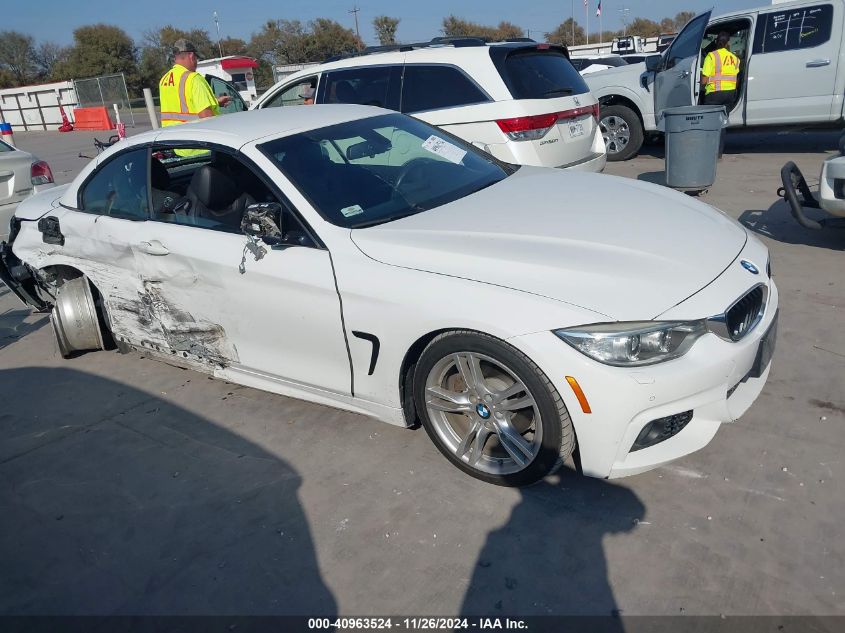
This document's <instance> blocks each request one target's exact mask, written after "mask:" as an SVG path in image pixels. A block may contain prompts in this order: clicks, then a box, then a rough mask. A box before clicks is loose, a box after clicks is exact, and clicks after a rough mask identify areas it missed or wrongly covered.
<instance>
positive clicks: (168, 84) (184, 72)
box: [158, 64, 220, 127]
mask: <svg viewBox="0 0 845 633" xmlns="http://www.w3.org/2000/svg"><path fill="white" fill-rule="evenodd" d="M196 81H201V82H202V83H203V84H205V88H206V90H207V92H208V94H207V99H203V102H202V103H194V96H193V95H194V92H193V90H194V88H195V86H194V85H193V83H194V82H196ZM158 88H159V100H160V105H161V126H162V127H168V126H170V125H179V124H180V123H187V122H189V121H196V120H198V119H199V118H200V117H199V113H200V112H202V111H203V110H205V109H206V108H209V107H210V108H211V110H212V112H213V113H214V114H215V115H217V114H219V113H220V106H219V105H218V104H217V99H216V98H215V97H214V93H213V92H212V91H211V87H210V86H209V85H208V83H207V82H206V81H205V79H204V78H203V76H202V75H200V74H199V73H196V72H193V71H190V70H188V69H187V68H185V67H184V66H182V65H180V64H174V65H173V68H171V69H170V70H168V71H167V72H166V73H165V74H164V76H163V77H162V78H161V80H160V81H159V82H158ZM203 92H205V91H203Z"/></svg>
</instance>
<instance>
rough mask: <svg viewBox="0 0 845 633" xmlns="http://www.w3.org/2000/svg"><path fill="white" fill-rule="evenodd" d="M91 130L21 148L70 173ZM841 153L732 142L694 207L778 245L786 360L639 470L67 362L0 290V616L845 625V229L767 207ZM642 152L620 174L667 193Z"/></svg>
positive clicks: (87, 146)
mask: <svg viewBox="0 0 845 633" xmlns="http://www.w3.org/2000/svg"><path fill="white" fill-rule="evenodd" d="M131 132H132V130H130V133H131ZM94 136H98V137H99V138H105V136H107V135H105V134H103V133H71V134H65V135H62V134H58V133H28V134H27V133H18V134H16V141H17V144H18V145H19V146H20V147H21V148H23V149H27V150H29V151H33V152H35V153H36V154H38V155H39V156H40V157H41V158H44V159H46V160H47V161H49V162H50V164H51V165H52V167H53V171H54V174H55V175H56V177H57V181H59V182H68V181H69V180H70V179H72V177H73V176H74V175H75V174H76V173H77V172H78V171H79V170H80V169H81V168H82V167H83V166H84V165H85V164H86V161H85V160H83V159H79V158H76V155H77V153H78V152H79V151H84V152H90V151H92V150H93V145H92V144H91V142H92V141H91V139H92V138H93V137H94ZM837 138H838V134H837V133H834V132H790V133H778V132H765V133H730V134H729V135H728V140H727V146H726V154H725V156H724V158H723V160H722V162H721V163H720V164H719V174H718V180H717V183H716V185H715V186H714V187H713V188H712V189H711V191H710V192H709V194H707V195H706V196H705V197H703V198H702V199H703V200H704V201H705V202H708V203H710V204H712V205H714V206H716V207H719V208H721V209H723V210H724V211H726V212H727V213H728V214H730V215H731V216H732V217H734V218H737V219H739V220H740V221H741V222H743V223H744V224H745V225H746V226H747V227H749V228H750V229H751V230H752V231H754V232H755V233H757V234H758V235H760V236H761V237H762V239H763V240H764V241H765V242H766V244H767V245H768V246H769V248H770V249H771V252H772V264H773V269H774V275H775V279H776V281H777V283H778V285H779V287H780V293H781V316H780V333H779V341H778V349H777V353H776V356H775V359H774V366H773V370H772V373H771V375H770V378H769V382H768V384H767V387H766V389H765V390H764V392H763V394H762V395H761V397H760V398H759V400H758V401H757V403H756V404H755V406H753V407H752V409H751V410H750V411H749V412H748V413H747V414H746V415H745V416H744V417H743V419H742V420H740V421H739V422H738V423H736V424H733V425H725V426H723V427H722V428H721V429H720V431H719V433H718V434H717V436H716V438H715V439H714V441H713V442H712V443H711V444H710V445H709V446H708V447H707V448H705V449H704V450H702V451H700V452H698V453H696V454H694V455H691V456H689V457H687V458H685V459H683V460H682V461H680V462H677V463H676V464H674V465H671V466H668V467H665V468H660V469H658V470H655V471H652V472H650V473H646V474H643V475H639V476H636V477H632V478H628V479H622V480H614V481H598V480H592V479H586V478H582V477H580V476H578V475H577V474H575V473H574V472H572V471H571V470H567V471H565V472H564V473H563V474H562V476H560V477H555V478H552V479H550V480H548V481H546V482H543V483H541V484H539V485H536V486H533V487H530V488H527V489H522V490H513V489H504V488H498V487H495V486H491V485H487V484H484V483H481V482H479V481H476V480H473V479H471V478H469V477H467V476H465V475H463V474H462V473H461V472H460V471H458V470H457V469H456V468H454V467H452V466H450V465H449V464H448V463H447V461H446V460H445V459H443V458H442V456H441V455H440V454H439V453H438V452H437V450H436V449H435V447H434V446H433V445H432V444H431V442H430V441H429V440H428V438H427V437H426V435H425V433H424V432H423V431H422V430H417V431H412V430H403V429H399V428H394V427H391V426H388V425H385V424H382V423H379V422H375V421H372V420H370V419H368V418H365V417H361V416H358V415H355V414H350V413H345V412H341V411H337V410H333V409H330V408H326V407H322V406H318V405H312V404H308V403H304V402H301V401H297V400H292V399H288V398H284V397H281V396H276V395H272V394H268V393H264V392H260V391H256V390H253V389H249V388H245V387H239V386H236V385H232V384H228V383H225V382H222V381H217V380H213V379H209V378H207V377H206V376H204V375H201V374H197V373H193V372H190V371H185V370H181V369H178V368H175V367H172V366H169V365H166V364H163V363H161V362H158V361H154V360H150V359H146V358H144V357H143V356H142V355H140V354H130V355H119V354H117V353H112V352H99V353H94V354H87V355H83V356H80V357H78V358H76V359H73V360H71V361H63V360H62V359H61V358H60V357H59V355H58V352H57V351H56V348H55V344H54V342H53V336H52V332H51V329H50V325H49V323H48V319H47V318H46V317H45V316H44V315H32V314H29V312H28V310H26V309H24V308H23V307H22V306H21V305H20V304H19V303H18V302H17V300H16V298H15V297H14V296H13V295H11V293H9V292H8V290H6V289H5V288H0V398H1V399H2V402H3V403H4V404H3V407H2V410H0V434H2V438H3V439H2V441H0V517H2V518H0V569H2V570H3V571H2V573H0V612H2V613H6V614H9V613H14V614H259V615H268V614H286V613H298V614H306V615H315V614H327V615H331V614H340V615H372V614H407V615H413V614H416V615H419V614H428V615H435V614H444V615H451V614H459V613H461V614H490V615H494V616H506V615H529V614H561V613H563V614H608V613H611V612H621V613H622V614H623V615H635V614H653V615H657V614H668V615H694V614H717V615H718V614H726V615H733V614H778V615H799V614H816V615H822V614H826V615H837V614H838V615H845V599H843V598H844V594H845V538H843V537H845V527H844V526H845V503H843V500H845V497H843V492H842V490H843V487H842V484H843V481H845V456H843V455H845V327H843V326H845V318H843V312H845V229H829V230H827V231H824V232H812V231H809V230H806V229H803V228H802V227H800V226H798V225H797V224H796V223H795V222H794V221H793V220H792V218H791V216H790V215H789V213H788V211H787V208H786V206H785V205H784V204H783V203H782V202H779V201H778V198H777V196H776V194H775V191H776V189H777V187H778V186H779V170H780V167H781V166H782V164H783V163H784V162H786V161H787V160H794V161H795V162H796V163H797V164H798V165H799V166H800V167H801V168H802V169H803V170H804V172H805V174H806V175H807V176H808V179H810V180H811V181H813V180H814V179H815V178H816V177H817V175H818V172H819V169H820V166H821V162H822V160H823V158H824V157H825V156H826V155H829V154H830V153H832V152H833V150H834V148H835V147H836V141H837ZM647 149H648V151H647V152H646V154H644V155H642V156H640V157H638V158H637V159H635V160H632V161H630V162H626V163H621V164H619V163H610V164H609V165H608V168H607V172H608V173H611V174H617V175H622V176H627V177H631V178H640V179H645V180H652V181H659V179H660V172H661V171H662V168H663V162H662V158H660V152H661V151H662V150H661V149H660V148H655V147H651V148H647ZM585 212H589V210H587V209H585ZM630 221H631V222H636V221H637V218H636V215H635V213H634V212H633V211H632V216H631V219H630Z"/></svg>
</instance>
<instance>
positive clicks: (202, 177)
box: [186, 165, 255, 233]
mask: <svg viewBox="0 0 845 633" xmlns="http://www.w3.org/2000/svg"><path fill="white" fill-rule="evenodd" d="M186 197H187V198H188V200H189V201H190V207H189V208H188V214H189V215H190V216H192V217H193V218H195V221H196V224H197V225H199V226H206V227H208V228H219V229H222V230H227V231H231V232H233V233H240V232H241V218H242V217H243V214H244V211H245V210H246V208H247V207H248V206H249V205H251V204H254V203H255V199H254V198H253V197H252V196H250V195H249V194H247V193H245V192H244V191H243V189H242V188H241V187H239V186H238V183H236V182H235V181H234V180H233V179H232V178H231V177H229V175H227V174H226V173H224V172H222V171H220V170H219V169H217V168H216V167H213V166H211V165H203V166H202V167H200V168H199V169H197V171H196V172H194V175H193V177H192V178H191V184H190V185H188V191H187V193H186Z"/></svg>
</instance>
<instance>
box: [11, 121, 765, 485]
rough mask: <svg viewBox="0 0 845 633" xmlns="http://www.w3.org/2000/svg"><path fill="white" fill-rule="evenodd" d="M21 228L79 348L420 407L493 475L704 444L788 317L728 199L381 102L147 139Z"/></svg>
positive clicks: (49, 302)
mask: <svg viewBox="0 0 845 633" xmlns="http://www.w3.org/2000/svg"><path fill="white" fill-rule="evenodd" d="M281 110H284V111H281ZM10 230H11V234H10V242H9V244H8V245H6V244H4V245H3V246H2V250H0V260H2V266H0V276H2V278H3V279H4V281H6V283H7V284H8V285H9V286H10V287H11V288H12V289H13V290H14V291H15V292H16V294H17V295H18V296H19V297H20V298H21V299H23V300H24V301H25V302H27V303H29V304H31V305H32V306H35V307H37V308H39V309H42V310H50V311H51V320H52V324H53V328H54V330H55V333H56V337H57V340H58V344H59V348H60V350H61V351H62V353H63V354H64V355H65V356H73V355H75V354H78V353H79V352H82V351H86V350H96V349H108V348H112V347H117V348H118V349H120V350H122V351H126V350H130V349H138V350H143V351H144V352H145V353H148V354H152V355H155V356H159V357H163V358H167V359H169V360H171V362H172V361H173V360H175V359H178V360H179V362H181V363H184V364H187V365H189V366H191V367H193V368H195V369H197V370H200V371H204V372H208V373H210V374H213V375H214V376H217V377H220V378H224V379H226V380H229V381H232V382H235V383H240V384H243V385H248V386H251V387H255V388H258V389H264V390H267V391H272V392H276V393H280V394H284V395H287V396H293V397H297V398H302V399H305V400H310V401H314V402H319V403H323V404H327V405H330V406H334V407H339V408H342V409H347V410H350V411H356V412H359V413H363V414H366V415H369V416H372V417H375V418H378V419H380V420H383V421H385V422H388V423H390V424H396V425H400V426H414V425H415V424H416V422H417V420H419V421H421V423H422V425H423V427H424V428H425V429H426V431H427V432H428V434H429V435H430V437H431V439H432V440H433V442H434V444H435V445H436V446H437V448H438V449H439V450H440V451H441V452H442V453H443V454H444V455H445V456H446V458H447V459H449V460H450V461H451V462H452V463H453V464H455V465H456V466H457V467H458V468H460V469H462V470H464V471H465V472H467V473H469V474H470V475H472V476H474V477H477V478H479V479H483V480H486V481H489V482H493V483H497V484H506V485H523V484H529V483H531V482H534V481H537V480H538V479H540V478H542V477H544V476H545V475H547V474H549V473H551V472H553V471H554V470H555V468H557V467H558V466H559V465H560V464H561V463H562V462H563V460H565V459H566V458H568V457H569V456H570V455H571V454H573V451H575V457H576V463H578V464H580V467H581V468H582V470H583V472H584V473H586V474H588V475H591V476H595V477H618V476H623V475H629V474H633V473H637V472H641V471H644V470H647V469H649V468H653V467H655V466H658V465H660V464H664V463H666V462H669V461H671V460H674V459H677V458H679V457H682V456H683V455H686V454H688V453H690V452H692V451H695V450H697V449H700V448H702V447H703V446H705V445H706V444H707V443H708V442H709V441H710V439H711V438H712V437H713V435H714V434H715V433H716V431H717V429H718V428H719V426H720V425H721V424H722V423H725V422H732V421H734V420H736V419H737V418H738V417H739V416H741V415H742V414H743V413H744V412H745V411H746V410H747V409H748V407H749V406H751V404H752V402H753V401H754V400H755V398H756V397H757V396H758V395H759V394H760V391H761V390H762V388H763V385H764V383H765V381H766V378H767V376H768V373H769V368H770V360H771V356H772V352H773V348H774V343H775V337H776V330H777V312H778V293H777V288H776V287H775V284H774V282H773V281H772V279H771V274H770V268H769V265H768V252H767V250H766V248H765V247H764V246H763V245H762V244H761V243H760V242H759V241H758V240H757V239H756V238H754V237H753V236H751V235H750V234H749V233H748V232H747V231H746V230H745V229H744V228H743V227H742V226H740V225H739V224H737V223H736V222H735V221H733V220H732V219H730V218H728V217H726V216H725V215H723V214H722V213H720V212H719V211H716V210H714V209H713V208H711V207H709V206H707V205H705V204H702V203H700V202H697V201H695V200H692V199H690V198H688V197H686V196H684V195H681V194H677V193H674V192H672V191H669V190H666V189H663V188H660V187H657V186H654V185H650V184H645V183H641V182H637V181H633V180H626V179H621V178H615V177H611V176H605V175H594V174H582V173H569V172H564V171H556V170H553V169H544V168H534V167H521V168H520V167H514V166H511V165H506V164H502V163H499V162H497V161H496V160H495V159H494V158H492V157H491V156H489V155H487V154H485V153H483V152H481V151H479V150H477V149H476V148H475V147H473V146H472V145H470V144H468V143H466V142H464V141H461V140H459V139H457V138H455V137H452V136H450V135H448V134H447V133H445V132H443V131H441V130H439V129H437V128H434V127H432V126H430V125H427V124H425V123H422V122H420V121H418V120H415V119H412V118H409V117H406V116H403V115H400V114H396V113H388V112H387V111H385V110H380V109H377V108H369V107H363V106H317V107H312V108H283V109H270V110H260V111H255V112H247V113H244V114H238V115H232V116H225V117H219V118H214V119H209V120H206V121H203V122H201V123H196V124H193V123H192V124H187V125H180V126H176V127H171V128H167V129H164V130H155V131H152V132H149V133H145V134H140V135H138V136H135V137H132V138H130V139H128V140H126V141H123V142H121V143H119V144H117V145H115V146H114V147H112V148H111V149H110V150H108V151H107V152H105V153H103V154H102V155H101V156H100V157H99V158H98V159H97V160H96V161H94V162H92V163H91V164H90V165H88V166H87V167H86V168H85V169H84V170H83V172H82V173H81V174H80V175H79V176H78V177H77V178H76V179H75V180H74V181H73V183H71V184H70V185H68V186H64V187H58V188H56V189H54V190H51V191H48V192H45V193H43V194H39V195H37V196H35V197H33V198H31V199H29V200H27V201H25V202H24V203H22V204H21V205H20V207H19V208H18V210H17V212H16V214H15V217H14V218H13V220H12V225H11V227H10Z"/></svg>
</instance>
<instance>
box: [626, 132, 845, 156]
mask: <svg viewBox="0 0 845 633" xmlns="http://www.w3.org/2000/svg"><path fill="white" fill-rule="evenodd" d="M841 134H842V130H841V129H837V130H824V129H821V130H789V129H782V128H771V129H767V128H751V129H747V130H743V129H739V130H736V129H729V130H728V132H727V135H726V136H725V154H726V155H729V156H730V155H734V154H789V155H791V154H817V153H818V152H824V151H835V150H837V149H838V148H839V137H840V136H841ZM639 153H640V155H641V156H651V157H653V158H663V157H664V156H665V150H664V141H663V137H662V136H657V137H654V138H650V139H648V140H647V141H646V142H645V143H643V146H642V148H641V149H640V152H639ZM786 160H788V159H784V162H786Z"/></svg>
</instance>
